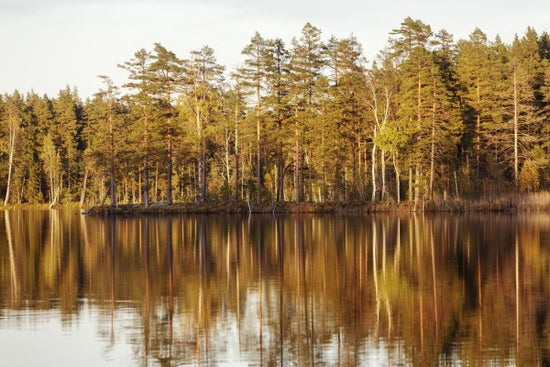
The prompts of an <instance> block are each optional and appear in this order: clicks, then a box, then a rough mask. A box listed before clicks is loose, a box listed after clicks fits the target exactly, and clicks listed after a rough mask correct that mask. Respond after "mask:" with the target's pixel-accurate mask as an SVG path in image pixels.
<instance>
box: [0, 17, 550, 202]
mask: <svg viewBox="0 0 550 367" xmlns="http://www.w3.org/2000/svg"><path fill="white" fill-rule="evenodd" d="M242 55H243V62H242V66H241V67H238V68H236V69H235V70H232V71H230V72H229V71H226V70H225V68H224V66H222V65H220V64H218V62H217V60H216V58H215V54H214V50H213V49H212V48H210V47H208V46H204V47H203V48H201V49H199V50H195V51H191V52H190V54H189V56H188V57H187V58H179V57H178V56H177V55H176V54H175V53H174V52H172V51H170V50H168V49H166V48H165V47H164V46H162V45H161V44H160V43H156V44H154V47H153V49H152V50H150V51H149V50H146V49H141V50H139V51H137V52H136V53H135V54H134V56H133V58H131V59H130V60H128V61H126V62H124V63H122V64H120V65H118V67H120V68H122V69H123V70H125V71H126V73H127V82H126V83H125V84H123V85H115V83H113V81H112V80H111V79H110V78H109V77H107V76H100V78H101V79H102V81H103V87H102V88H101V89H100V90H99V91H98V92H97V93H96V94H95V95H94V96H93V97H91V98H88V99H86V100H85V101H82V100H81V99H80V97H79V96H78V93H77V91H76V89H71V88H69V87H67V88H65V89H63V90H61V91H59V94H58V95H57V96H56V97H54V98H50V97H48V96H46V95H44V96H42V97H41V96H39V95H37V94H36V93H35V92H33V91H31V92H28V93H26V94H22V93H20V92H18V91H15V92H13V93H12V94H5V95H3V96H1V98H0V122H1V126H0V128H1V129H0V130H1V132H0V151H1V155H0V172H3V174H2V177H1V181H0V192H2V193H4V204H10V203H41V202H49V203H52V204H55V203H58V202H74V201H80V203H81V204H98V203H107V202H108V203H110V204H111V205H117V203H137V202H141V203H144V204H145V205H149V204H150V203H152V202H159V201H163V202H165V203H167V204H171V203H172V202H175V201H178V202H205V201H215V202H238V201H249V202H250V201H251V202H283V201H295V202H301V201H315V202H343V201H347V202H366V201H393V202H400V201H403V200H410V201H413V200H414V201H418V200H439V199H443V200H444V199H448V198H462V197H467V198H479V197H487V196H490V195H495V194H498V193H517V192H523V191H524V192H530V191H538V190H543V189H548V186H549V184H550V170H549V168H550V161H549V159H548V158H549V156H550V155H549V154H550V151H549V149H550V139H549V137H550V131H549V128H550V124H549V123H548V122H549V118H550V66H549V65H550V36H549V35H548V33H547V32H543V33H542V34H540V35H539V34H537V32H536V31H535V30H534V29H533V28H530V27H529V28H527V30H526V32H525V33H524V34H523V36H521V37H519V36H516V37H515V39H514V40H513V42H512V43H511V44H506V43H504V42H502V40H501V39H500V38H499V37H498V36H497V37H496V38H495V39H494V40H493V41H490V40H489V39H488V38H487V35H486V34H485V33H484V32H483V31H481V30H480V29H478V28H476V29H475V30H474V31H473V32H472V33H471V34H470V35H469V37H468V38H467V39H461V40H459V41H457V42H455V41H454V40H453V36H452V35H451V34H449V33H448V32H447V31H445V30H441V31H439V32H437V33H435V32H433V31H432V30H431V27H430V26H429V25H427V24H425V23H423V22H422V21H420V20H414V19H411V18H406V19H405V20H404V21H403V22H402V23H401V24H400V26H399V27H398V28H396V29H394V30H393V31H392V32H391V33H390V36H389V41H388V44H387V46H386V47H385V48H384V50H382V51H380V53H379V55H378V56H377V58H376V60H375V61H373V62H372V63H371V64H370V65H367V61H366V60H365V58H364V56H363V54H362V47H361V45H360V43H359V42H358V41H357V39H356V38H355V37H354V36H353V35H352V36H350V37H347V38H337V37H334V36H332V37H330V38H328V39H327V40H323V39H322V34H321V30H320V29H319V28H317V27H315V26H313V25H311V24H309V23H307V24H306V25H305V26H304V27H303V29H302V31H301V34H300V35H299V36H298V37H295V38H293V39H292V40H291V42H290V43H289V44H288V45H287V44H285V42H284V41H283V40H281V39H265V38H263V37H262V36H261V35H260V34H259V33H257V32H256V33H255V34H254V36H253V37H252V38H251V40H250V43H249V44H248V45H246V46H245V47H244V48H243V50H242Z"/></svg>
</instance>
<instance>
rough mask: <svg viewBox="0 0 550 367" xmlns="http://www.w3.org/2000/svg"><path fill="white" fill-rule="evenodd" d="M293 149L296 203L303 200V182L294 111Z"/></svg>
mask: <svg viewBox="0 0 550 367" xmlns="http://www.w3.org/2000/svg"><path fill="white" fill-rule="evenodd" d="M295 138H296V142H295V148H294V189H295V191H296V202H297V203H299V202H301V201H302V200H303V187H302V184H303V181H302V152H301V150H300V131H299V129H298V111H296V127H295Z"/></svg>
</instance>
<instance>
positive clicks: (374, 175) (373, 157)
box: [371, 130, 376, 203]
mask: <svg viewBox="0 0 550 367" xmlns="http://www.w3.org/2000/svg"><path fill="white" fill-rule="evenodd" d="M374 135H375V136H376V130H375V132H374ZM371 162H372V163H371V175H372V196H371V201H372V202H373V203H374V202H375V201H376V145H375V144H374V143H373V144H372V153H371Z"/></svg>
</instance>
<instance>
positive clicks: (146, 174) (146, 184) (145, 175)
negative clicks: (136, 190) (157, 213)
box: [143, 159, 149, 207]
mask: <svg viewBox="0 0 550 367" xmlns="http://www.w3.org/2000/svg"><path fill="white" fill-rule="evenodd" d="M148 164H149V163H148V162H147V159H145V168H144V169H143V180H144V182H143V204H145V207H148V206H149V168H148V167H147V166H148Z"/></svg>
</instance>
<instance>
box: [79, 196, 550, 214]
mask: <svg viewBox="0 0 550 367" xmlns="http://www.w3.org/2000/svg"><path fill="white" fill-rule="evenodd" d="M415 212H432V213H435V212H441V213H445V212H446V213H468V212H476V213H483V212H550V200H540V199H537V198H534V199H533V198H529V199H526V198H521V197H520V198H499V199H494V200H447V201H424V202H421V201H417V202H416V203H415V202H409V201H404V202H401V203H400V204H397V203H391V202H379V203H370V202H369V203H289V202H285V203H272V204H265V203H264V204H248V203H245V202H239V203H228V204H223V203H200V204H190V203H174V204H172V205H167V204H165V203H153V204H151V205H149V206H148V207H145V206H144V205H143V204H121V205H118V206H117V207H111V206H109V205H104V206H94V207H90V208H88V209H83V210H82V214H86V215H174V214H291V213H319V214H369V213H415Z"/></svg>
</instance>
